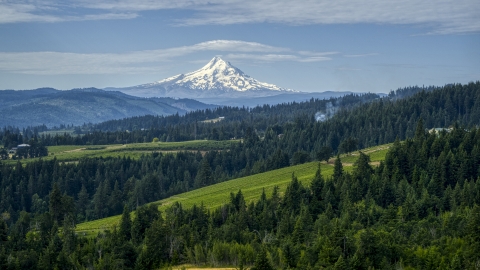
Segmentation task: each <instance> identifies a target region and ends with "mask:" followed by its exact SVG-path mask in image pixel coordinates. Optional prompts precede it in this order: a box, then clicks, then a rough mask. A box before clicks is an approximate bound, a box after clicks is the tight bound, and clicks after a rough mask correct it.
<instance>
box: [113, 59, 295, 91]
mask: <svg viewBox="0 0 480 270" xmlns="http://www.w3.org/2000/svg"><path fill="white" fill-rule="evenodd" d="M106 90H119V91H121V92H124V93H127V94H130V95H134V96H142V97H180V98H182V97H189V98H214V97H215V98H217V97H226V98H236V97H265V96H272V95H278V94H281V93H290V92H295V91H293V90H291V89H285V88H281V87H278V86H276V85H273V84H268V83H264V82H260V81H258V80H256V79H254V78H252V77H250V76H248V75H246V74H245V73H243V72H242V71H241V70H240V69H238V68H236V67H234V66H232V65H231V64H230V63H229V62H226V61H224V60H222V59H221V58H220V57H214V58H213V59H212V60H211V61H210V62H208V64H206V65H205V66H204V67H202V68H201V69H199V70H196V71H193V72H190V73H186V74H179V75H175V76H172V77H170V78H167V79H164V80H161V81H157V82H154V83H149V84H142V85H138V86H133V87H127V88H107V89H106Z"/></svg>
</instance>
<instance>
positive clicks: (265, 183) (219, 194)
mask: <svg viewBox="0 0 480 270" xmlns="http://www.w3.org/2000/svg"><path fill="white" fill-rule="evenodd" d="M388 147H389V145H382V146H377V147H372V148H368V149H364V150H362V152H364V153H366V154H368V155H370V157H371V160H372V164H376V163H378V162H379V161H381V160H383V159H384V157H385V154H386V153H387V150H388ZM340 158H341V160H342V163H343V164H344V165H346V166H344V170H345V171H352V170H353V167H352V166H351V165H352V164H353V163H354V162H355V160H356V159H357V158H358V153H353V154H350V155H345V156H341V157H340ZM332 160H333V159H332ZM332 160H330V161H329V162H328V163H326V162H321V163H319V162H318V161H316V162H309V163H305V164H300V165H296V166H290V167H286V168H282V169H278V170H273V171H268V172H264V173H259V174H255V175H250V176H246V177H241V178H237V179H233V180H229V181H225V182H222V183H218V184H214V185H211V186H208V187H203V188H200V189H195V190H192V191H189V192H185V193H182V194H178V195H175V196H172V197H169V198H166V199H163V200H160V201H156V202H152V204H158V207H159V210H160V211H162V212H164V211H165V210H166V209H167V208H168V207H169V206H170V205H172V204H173V203H175V202H180V203H181V204H182V206H183V207H184V208H190V207H192V206H193V205H194V204H196V205H201V204H202V203H203V205H204V206H205V208H207V209H215V208H217V207H220V206H221V205H223V204H225V203H228V202H229V200H230V193H232V192H233V193H237V192H238V191H239V190H241V191H242V194H243V196H244V198H245V201H246V203H247V205H248V204H249V203H250V202H251V201H256V200H258V199H259V198H260V195H261V194H262V192H263V190H265V193H266V194H267V197H271V195H272V192H273V188H274V187H275V186H278V187H279V191H280V195H282V194H283V193H284V192H285V190H286V188H287V185H288V184H289V183H290V181H291V180H292V174H294V175H295V176H296V177H297V178H298V180H299V181H300V182H302V184H303V185H309V184H310V182H311V180H312V179H313V177H314V176H315V173H316V171H317V168H318V165H319V164H320V166H321V171H322V175H323V176H324V177H325V178H327V177H329V176H331V175H332V174H333V161H332ZM119 221H120V215H118V216H112V217H108V218H104V219H99V220H94V221H89V222H85V223H80V224H78V225H77V227H76V231H77V232H78V233H80V234H85V235H95V234H96V233H98V232H99V231H102V230H105V229H109V228H112V227H113V226H114V225H116V224H118V222H119Z"/></svg>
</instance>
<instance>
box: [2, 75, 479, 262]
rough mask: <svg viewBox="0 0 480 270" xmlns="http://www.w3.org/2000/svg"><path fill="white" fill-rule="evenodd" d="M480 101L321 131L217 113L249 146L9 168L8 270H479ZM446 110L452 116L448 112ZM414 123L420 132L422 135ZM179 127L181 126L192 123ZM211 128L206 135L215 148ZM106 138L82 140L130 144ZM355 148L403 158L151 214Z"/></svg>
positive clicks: (346, 114)
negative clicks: (215, 269) (79, 230)
mask: <svg viewBox="0 0 480 270" xmlns="http://www.w3.org/2000/svg"><path fill="white" fill-rule="evenodd" d="M478 87H479V84H478V83H472V84H468V85H463V86H462V85H449V86H446V87H444V88H441V89H437V90H435V91H431V92H429V91H425V92H419V93H417V94H416V95H415V96H414V97H413V98H405V99H398V98H399V95H391V97H392V98H394V99H397V101H393V100H378V101H375V102H373V103H369V104H363V105H358V104H357V106H360V107H361V110H360V109H359V110H358V111H356V110H357V109H355V108H350V109H348V110H345V111H344V110H339V112H338V113H337V115H335V116H333V117H332V118H331V119H329V120H328V121H325V122H322V123H317V122H315V121H314V120H313V119H311V118H310V117H305V116H304V115H303V116H302V115H298V117H292V118H290V119H293V120H291V121H285V122H283V120H282V121H279V124H276V125H271V126H270V127H268V126H269V125H270V124H269V121H270V120H266V119H274V117H275V116H274V115H273V114H272V115H271V118H270V116H268V117H266V118H265V117H264V116H265V114H268V113H273V112H275V110H273V109H272V107H265V108H256V109H252V110H251V111H248V113H251V114H250V115H251V119H249V122H250V124H247V122H242V120H241V119H243V118H242V117H241V116H239V115H241V114H242V113H243V112H244V110H243V109H232V110H230V109H219V111H218V112H222V113H228V112H230V113H232V115H235V113H238V115H237V116H238V121H237V122H234V121H232V122H228V121H227V120H225V122H224V124H225V125H223V124H219V125H216V126H215V127H216V128H217V129H216V130H217V132H218V136H219V139H220V137H221V136H220V135H221V134H222V133H224V134H227V135H228V136H232V135H234V134H235V136H236V134H240V136H241V137H242V136H243V137H244V140H245V142H244V143H238V144H235V145H233V146H232V147H231V148H230V149H228V150H225V151H209V152H206V153H202V154H203V155H202V154H201V153H200V152H198V153H190V152H178V153H176V154H175V155H173V154H161V153H158V154H157V153H155V154H152V155H145V156H143V157H141V158H140V159H139V160H131V159H129V158H112V159H102V158H98V159H85V160H80V161H79V162H78V163H76V164H63V163H59V162H58V161H57V160H53V161H37V162H32V163H28V164H26V165H24V166H22V164H21V163H17V164H16V165H14V166H7V165H4V164H2V163H0V181H1V182H0V192H1V200H0V212H1V213H2V216H1V220H0V267H1V268H2V269H21V268H32V269H35V268H37V269H56V268H57V269H61V268H66V269H73V268H78V269H81V268H89V269H93V268H95V269H96V268H98V269H134V268H137V269H150V268H162V267H167V266H169V265H178V264H184V263H190V264H198V265H212V266H232V265H239V266H241V267H243V268H248V267H255V269H288V268H290V269H321V268H327V269H332V268H333V269H369V268H370V269H373V268H376V269H396V268H409V269H475V267H476V266H477V265H479V263H480V262H479V259H478V254H479V253H480V248H479V245H478V243H479V242H480V235H479V234H478V231H479V226H480V225H479V224H480V222H479V220H480V210H479V209H480V207H479V205H480V169H479V168H480V130H479V129H476V128H472V125H473V124H476V123H478V122H475V121H478V119H480V117H478V116H480V115H479V114H478V113H479V112H480V111H479V110H478V105H479V104H478V102H477V103H475V102H476V100H480V99H478V98H477V99H476V97H477V95H478V93H479V92H480V91H478ZM409 91H410V90H409ZM407 92H408V91H407ZM348 98H349V97H347V98H346V100H347V101H348ZM351 98H352V99H356V98H357V97H351ZM356 100H357V101H358V99H356ZM448 100H450V101H448ZM458 100H462V102H461V104H460V103H459V102H457V101H458ZM446 101H448V102H450V103H452V106H450V105H448V106H447V105H445V106H444V107H445V108H443V104H445V102H446ZM347 103H348V102H347ZM308 104H317V103H316V101H312V102H310V103H308ZM351 104H356V103H355V102H353V103H351ZM435 104H437V105H435ZM475 104H476V105H475ZM434 105H435V106H434ZM295 106H298V107H302V106H305V107H303V108H307V107H308V106H307V105H305V104H303V105H295ZM424 106H427V107H424ZM429 106H430V107H429ZM276 108H277V109H278V108H288V107H287V106H286V105H285V106H283V107H282V106H278V107H276ZM424 108H428V109H424ZM305 110H306V111H308V110H307V109H305ZM245 111H246V109H245ZM256 112H261V114H259V115H263V116H261V117H260V116H258V115H256V114H255V113H256ZM352 112H353V113H352ZM387 112H388V113H387ZM445 112H447V118H445V117H444V116H445ZM215 113H217V112H215ZM290 113H291V112H290ZM418 114H421V115H422V118H423V121H417V120H418V119H419V118H418ZM192 115H196V116H199V115H203V116H204V115H209V116H211V115H214V112H213V111H208V112H207V111H205V112H197V113H193V114H192ZM438 115H441V116H442V117H441V119H440V120H438V119H437V118H438ZM177 117H178V118H177V119H176V120H175V121H186V123H185V125H187V124H188V121H190V120H191V118H188V117H186V118H181V117H179V116H177ZM473 117H477V118H473ZM174 118H175V117H172V118H171V119H170V118H169V120H168V121H174V120H173V119H174ZM187 119H190V120H188V121H187ZM262 119H263V120H262ZM445 119H446V120H445ZM455 120H456V121H458V122H459V125H453V129H451V130H448V131H446V130H445V131H442V132H440V133H428V132H426V131H425V130H424V128H425V127H427V128H430V127H438V126H444V125H445V122H447V124H449V123H453V121H455ZM222 122H223V121H222ZM442 123H443V125H440V124H442ZM461 124H464V125H465V127H464V126H461ZM202 125H203V124H202ZM222 125H223V126H222ZM213 126H214V125H212V126H208V125H203V126H202V127H201V128H199V130H202V129H204V130H203V131H202V132H205V134H206V133H207V131H208V132H210V133H208V134H214V133H212V129H210V128H213ZM180 127H182V128H184V127H186V126H182V125H178V126H175V127H173V126H171V127H167V128H166V129H170V130H169V131H168V132H167V133H168V136H170V137H171V138H173V137H175V138H176V139H178V138H186V137H188V136H190V135H188V136H186V135H185V134H183V132H184V131H185V130H189V129H188V128H185V129H182V128H180ZM222 127H223V128H224V129H223V131H222ZM157 128H159V127H157ZM233 129H235V130H237V131H235V132H238V133H235V132H233V131H232V130H233ZM247 129H248V131H247ZM263 130H265V132H263ZM147 132H151V133H153V132H152V131H147ZM132 133H133V132H132ZM139 134H141V132H138V133H136V135H135V136H139ZM165 134H166V133H165ZM182 134H183V135H182ZM199 134H200V133H199ZM202 134H203V133H202ZM280 134H283V135H282V136H278V135H280ZM157 135H158V134H157ZM184 135H185V137H182V136H184ZM227 135H224V136H227ZM96 136H98V137H95V135H93V134H92V135H91V136H90V137H88V136H87V137H86V138H87V139H88V140H92V139H93V138H95V139H94V140H97V139H98V141H100V140H106V141H109V142H113V141H114V140H116V139H113V137H115V136H121V133H114V132H113V133H110V134H107V133H103V132H99V133H97V135H96ZM132 136H133V135H132ZM147 136H150V135H145V137H147ZM228 136H227V137H228ZM245 136H246V137H245ZM396 137H398V140H396V141H395V138H396ZM406 137H411V138H412V139H406V140H404V138H406ZM159 138H160V137H159ZM348 138H356V139H358V144H359V147H363V146H366V145H375V144H377V143H381V142H393V144H392V145H391V147H390V149H389V152H388V153H387V155H386V157H385V160H384V161H383V162H381V163H380V164H378V166H374V167H372V165H370V164H369V156H368V155H366V154H364V153H358V155H359V158H358V159H357V161H356V163H355V164H354V166H353V168H352V170H345V171H344V170H343V168H342V164H341V161H340V159H339V158H337V159H336V161H335V165H334V173H333V176H332V177H329V178H326V179H324V178H323V177H322V176H321V174H320V173H321V172H320V170H318V172H317V174H316V175H315V177H314V178H313V179H311V180H312V181H311V183H310V184H309V185H302V183H301V182H300V181H299V180H298V179H297V178H296V177H295V176H294V175H292V181H291V183H290V184H289V185H288V188H287V190H286V191H285V192H284V193H283V194H282V193H280V192H279V190H278V189H274V192H273V194H271V196H268V195H270V194H265V192H264V193H263V194H262V195H261V196H260V198H259V200H258V201H255V202H253V201H245V198H244V197H243V195H242V192H241V191H238V192H237V193H231V198H230V201H229V202H226V203H225V205H223V206H222V207H220V208H218V209H211V210H208V211H207V210H206V209H205V207H203V205H200V206H198V205H195V206H193V207H192V208H190V209H183V208H182V206H181V205H180V204H178V203H177V204H174V205H172V206H171V207H170V208H169V209H168V210H166V213H165V215H164V216H162V215H160V213H159V212H158V208H157V206H156V205H148V206H142V205H144V204H145V203H147V202H149V201H152V200H157V199H160V198H165V197H167V196H170V195H172V194H176V193H178V192H182V191H184V190H188V189H190V188H192V187H194V186H195V185H199V186H201V185H204V184H205V185H206V184H211V183H214V182H218V181H223V180H226V179H229V178H232V177H238V176H240V175H248V174H251V173H256V172H261V171H264V170H270V169H272V168H278V167H283V166H288V163H289V160H290V158H292V157H293V156H294V154H295V153H302V155H303V154H304V153H307V154H308V155H309V156H310V157H313V156H315V155H316V153H318V152H319V151H320V149H322V147H324V146H325V145H329V146H330V147H332V149H333V151H334V152H338V147H339V145H340V142H343V141H344V140H345V139H348ZM0 139H2V138H0ZM17 139H19V137H18V136H17ZM22 139H23V135H22ZM57 139H60V137H58V138H57ZM81 139H83V137H82V138H81ZM2 140H3V139H2ZM401 140H402V141H401ZM66 141H68V140H65V141H64V142H66ZM98 141H97V142H98ZM83 143H84V142H83ZM247 145H248V147H247ZM349 169H350V168H349ZM198 175H202V176H201V177H199V176H198ZM195 181H196V182H195ZM123 205H127V208H123V210H124V214H123V219H122V222H121V223H120V224H119V227H117V228H115V229H114V230H113V231H108V230H106V231H103V232H101V233H99V234H98V235H97V236H96V237H94V238H88V239H87V238H84V237H82V236H81V235H78V236H75V235H74V234H73V228H74V226H75V222H76V221H77V220H79V221H83V220H85V219H93V218H98V217H102V216H107V215H112V214H120V212H121V210H122V206H123ZM127 209H132V210H134V209H136V213H135V218H134V220H133V221H131V225H129V221H130V219H129V214H128V211H127ZM59 226H61V230H59ZM129 227H130V229H129ZM117 229H118V231H117ZM129 233H130V236H129ZM129 239H130V240H129ZM257 258H258V259H257Z"/></svg>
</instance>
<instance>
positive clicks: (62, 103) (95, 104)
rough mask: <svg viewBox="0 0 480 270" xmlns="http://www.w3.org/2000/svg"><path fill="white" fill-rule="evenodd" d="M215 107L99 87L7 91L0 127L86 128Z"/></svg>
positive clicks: (1, 97) (0, 98)
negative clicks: (140, 117)
mask: <svg viewBox="0 0 480 270" xmlns="http://www.w3.org/2000/svg"><path fill="white" fill-rule="evenodd" d="M214 107H216V106H214V105H207V104H204V103H201V102H199V101H196V100H192V99H174V98H139V97H134V96H129V95H126V94H124V93H121V92H115V91H104V90H100V89H95V88H89V89H73V90H69V91H60V90H56V89H52V88H40V89H36V90H24V91H13V90H3V91H0V127H2V126H7V125H11V126H16V127H26V126H37V125H42V124H45V125H47V126H48V127H53V126H59V125H61V124H64V125H68V124H69V125H71V124H73V125H82V124H83V123H99V122H103V121H107V120H112V119H121V118H125V117H132V116H142V115H147V114H151V115H171V114H175V113H179V114H184V113H186V112H188V111H192V110H199V109H206V108H214Z"/></svg>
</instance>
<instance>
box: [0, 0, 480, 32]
mask: <svg viewBox="0 0 480 270" xmlns="http://www.w3.org/2000/svg"><path fill="white" fill-rule="evenodd" d="M168 9H183V10H189V11H192V12H187V13H185V14H189V15H185V16H186V17H183V18H178V19H176V21H173V22H172V23H175V24H177V25H208V24H219V25H228V24H241V23H263V22H270V23H282V24H291V25H308V24H356V23H374V24H413V25H419V26H424V27H425V28H426V29H428V30H426V31H424V30H420V31H422V32H428V33H431V34H455V33H471V32H479V31H480V20H479V19H478V17H479V16H480V1H478V0H423V1H418V0H398V1H391V0H390V1H388V0H363V1H351V0H335V1H331V0H298V1H291V0H162V1H155V0H76V1H74V0H63V1H48V0H37V1H28V0H16V1H11V0H2V1H0V14H1V15H0V23H13V22H31V21H42V22H58V21H66V20H100V19H130V18H135V17H137V16H141V12H143V11H152V10H168ZM75 12H77V14H74V15H72V14H71V13H75ZM99 12H100V13H99ZM103 12H106V13H103ZM64 14H70V15H64Z"/></svg>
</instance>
